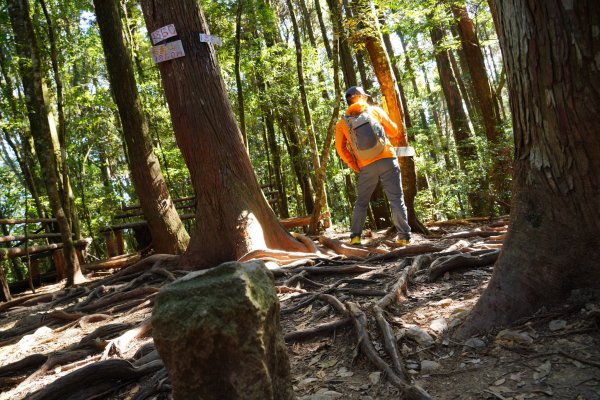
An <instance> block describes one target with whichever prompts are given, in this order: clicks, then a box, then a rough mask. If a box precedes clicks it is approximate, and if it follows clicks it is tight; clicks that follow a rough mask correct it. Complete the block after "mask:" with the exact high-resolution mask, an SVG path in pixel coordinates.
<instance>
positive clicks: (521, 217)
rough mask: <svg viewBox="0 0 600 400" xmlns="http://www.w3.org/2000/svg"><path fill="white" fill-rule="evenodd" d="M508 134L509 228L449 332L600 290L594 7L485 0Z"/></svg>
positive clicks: (599, 102)
mask: <svg viewBox="0 0 600 400" xmlns="http://www.w3.org/2000/svg"><path fill="white" fill-rule="evenodd" d="M494 6H495V7H496V8H495V9H496V12H497V23H498V29H499V35H498V37H499V39H500V46H501V48H502V52H503V56H504V62H505V64H506V74H507V79H508V87H509V96H510V100H511V101H510V104H511V110H512V115H513V126H514V135H515V162H514V178H513V192H514V197H513V200H512V204H511V216H510V225H509V230H508V236H507V238H506V240H505V242H504V250H503V251H502V253H501V254H500V257H499V258H498V261H497V263H496V265H495V266H494V274H493V275H492V279H491V281H490V283H489V284H488V287H487V289H486V290H485V291H484V292H483V294H482V296H481V298H480V299H479V301H478V302H477V304H476V305H475V307H474V309H473V311H472V312H471V315H470V317H469V319H468V320H467V321H466V322H465V324H464V325H463V326H462V328H461V330H460V331H459V334H460V335H462V336H471V335H475V334H479V333H481V332H486V331H489V330H491V329H494V328H498V327H502V326H506V325H508V324H511V323H512V322H514V321H516V320H518V319H519V318H522V317H524V316H527V315H531V314H532V313H534V312H536V311H537V310H538V309H540V308H541V307H542V306H549V305H555V304H560V303H561V302H563V301H565V300H566V299H567V298H568V296H569V295H570V294H571V292H572V291H573V290H575V289H584V288H588V289H593V290H595V291H596V292H597V291H598V289H600V267H599V264H598V259H599V258H600V239H599V237H598V232H599V231H600V207H599V205H600V191H599V190H598V188H599V187H600V175H599V174H598V171H600V140H599V137H598V119H599V118H600V90H598V88H600V70H599V69H598V67H597V64H598V63H597V54H598V53H597V52H598V44H599V39H598V35H597V31H598V29H597V24H598V21H600V8H598V3H597V1H596V0H580V1H576V2H567V1H564V2H559V1H544V2H538V1H534V0H528V1H525V0H523V1H494Z"/></svg>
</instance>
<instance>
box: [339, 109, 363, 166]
mask: <svg viewBox="0 0 600 400" xmlns="http://www.w3.org/2000/svg"><path fill="white" fill-rule="evenodd" d="M345 123H346V122H345V121H339V122H338V123H337V125H336V126H335V149H336V150H337V153H338V155H339V156H340V158H341V159H342V161H344V162H345V163H346V164H348V166H349V167H350V168H352V170H354V171H355V172H358V171H359V168H358V164H357V163H356V158H355V157H354V154H352V152H350V150H348V145H349V143H348V140H347V138H346V135H345V134H344V124H345Z"/></svg>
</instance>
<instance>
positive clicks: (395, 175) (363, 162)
mask: <svg viewBox="0 0 600 400" xmlns="http://www.w3.org/2000/svg"><path fill="white" fill-rule="evenodd" d="M368 97H370V96H369V95H368V94H367V93H365V91H364V89H363V88H362V87H360V86H352V87H351V88H349V89H348V90H347V91H346V102H347V103H348V110H347V111H346V115H345V117H344V119H343V120H340V121H338V123H337V125H336V127H335V148H336V150H337V152H338V154H339V156H340V158H341V159H342V160H343V161H344V162H345V163H346V164H348V166H349V167H350V168H352V169H353V170H354V171H355V172H357V173H358V188H357V190H356V204H355V205H354V212H353V213H352V226H351V228H350V244H353V245H360V244H361V241H360V235H361V233H362V230H363V226H364V224H365V218H366V216H367V208H368V207H369V200H370V199H371V194H372V193H373V191H374V190H375V187H376V186H377V182H378V181H379V180H380V179H381V184H382V185H383V189H384V190H385V194H386V195H387V198H388V201H389V202H390V207H391V209H392V220H393V222H394V226H395V227H396V230H397V231H398V235H397V236H396V242H397V243H399V244H401V245H407V244H408V243H409V242H410V226H409V225H408V222H407V216H406V215H407V214H406V205H405V204H404V194H403V192H402V179H401V176H400V166H399V165H398V159H397V157H396V153H395V151H394V148H393V147H392V145H391V143H390V141H389V139H388V138H390V139H391V138H396V137H398V135H399V134H398V127H397V126H396V124H395V123H394V122H393V121H392V120H391V119H390V117H389V116H388V115H387V114H386V112H385V111H383V110H382V109H381V108H379V107H374V106H371V105H369V104H367V98H368Z"/></svg>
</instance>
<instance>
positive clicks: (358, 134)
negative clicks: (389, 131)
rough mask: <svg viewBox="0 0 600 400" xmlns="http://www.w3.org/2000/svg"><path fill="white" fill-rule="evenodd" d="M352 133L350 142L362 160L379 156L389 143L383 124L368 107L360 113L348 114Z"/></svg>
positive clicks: (349, 128) (347, 118) (347, 119)
mask: <svg viewBox="0 0 600 400" xmlns="http://www.w3.org/2000/svg"><path fill="white" fill-rule="evenodd" d="M345 119H346V123H347V124H348V130H349V133H350V144H351V146H352V149H353V150H354V154H355V155H356V157H358V158H359V159H361V160H369V159H371V158H373V157H376V156H378V155H379V154H380V153H381V152H382V151H383V149H384V148H385V144H386V143H387V137H386V135H385V131H384V130H383V126H381V124H380V123H379V121H377V120H376V119H375V118H373V116H372V115H371V111H370V110H369V109H368V108H366V109H365V110H364V111H363V112H361V113H360V114H358V115H351V116H346V117H345Z"/></svg>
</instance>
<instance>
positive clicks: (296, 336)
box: [283, 318, 352, 343]
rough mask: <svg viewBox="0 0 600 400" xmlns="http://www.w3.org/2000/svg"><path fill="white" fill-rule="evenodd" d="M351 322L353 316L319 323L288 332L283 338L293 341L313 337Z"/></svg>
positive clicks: (289, 341)
mask: <svg viewBox="0 0 600 400" xmlns="http://www.w3.org/2000/svg"><path fill="white" fill-rule="evenodd" d="M351 322H352V319H351V318H343V319H337V320H335V321H331V322H327V323H324V324H320V325H317V326H315V327H313V328H310V329H305V330H302V331H296V332H290V333H287V334H285V335H284V337H283V339H284V340H285V341H286V342H287V343H293V342H299V341H302V340H307V339H312V338H314V337H315V336H319V335H322V334H324V333H329V332H331V331H334V330H336V329H338V328H340V327H342V326H345V325H347V324H349V323H351Z"/></svg>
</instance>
